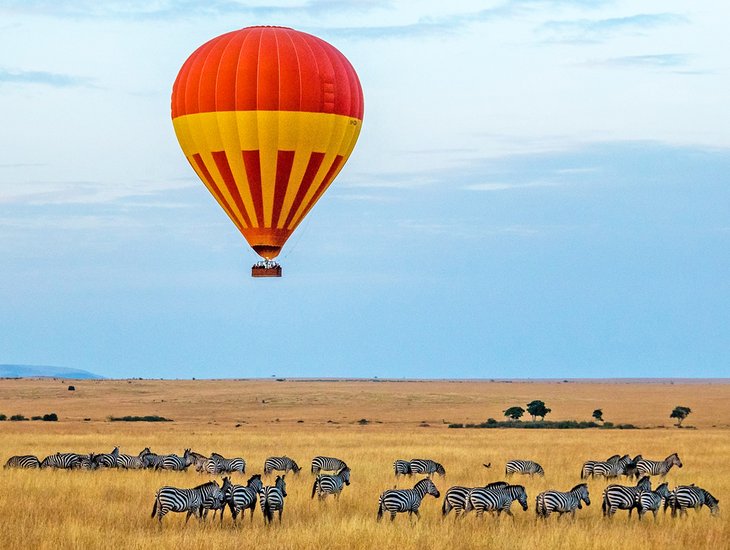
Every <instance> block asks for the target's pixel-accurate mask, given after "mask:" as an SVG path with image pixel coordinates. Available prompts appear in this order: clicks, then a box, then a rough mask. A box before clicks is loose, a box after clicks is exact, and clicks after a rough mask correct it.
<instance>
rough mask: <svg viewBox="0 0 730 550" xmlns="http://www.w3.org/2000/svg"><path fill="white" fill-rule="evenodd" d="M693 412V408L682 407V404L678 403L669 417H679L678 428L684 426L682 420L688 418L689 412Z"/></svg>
mask: <svg viewBox="0 0 730 550" xmlns="http://www.w3.org/2000/svg"><path fill="white" fill-rule="evenodd" d="M691 412H692V409H690V408H689V407H682V406H681V405H677V406H676V407H674V410H673V411H672V414H670V415H669V418H676V419H677V428H681V427H682V420H684V419H685V418H687V416H689V413H691Z"/></svg>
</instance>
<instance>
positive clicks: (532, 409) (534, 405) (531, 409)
mask: <svg viewBox="0 0 730 550" xmlns="http://www.w3.org/2000/svg"><path fill="white" fill-rule="evenodd" d="M550 411H551V409H548V408H547V407H546V406H545V402H544V401H540V400H539V399H535V400H534V401H530V402H529V403H528V404H527V412H528V413H530V414H531V415H532V421H533V422H534V421H535V419H536V418H537V417H538V416H539V417H540V420H545V415H546V414H548V413H549V412H550Z"/></svg>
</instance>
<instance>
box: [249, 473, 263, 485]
mask: <svg viewBox="0 0 730 550" xmlns="http://www.w3.org/2000/svg"><path fill="white" fill-rule="evenodd" d="M254 479H261V474H254V475H252V476H251V477H250V478H248V481H247V482H246V485H251V482H252V481H253V480H254Z"/></svg>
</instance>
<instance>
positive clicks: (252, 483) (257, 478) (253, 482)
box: [246, 474, 264, 493]
mask: <svg viewBox="0 0 730 550" xmlns="http://www.w3.org/2000/svg"><path fill="white" fill-rule="evenodd" d="M246 486H247V487H251V488H252V489H253V490H254V491H256V492H257V493H258V492H260V491H261V488H262V487H263V486H264V484H263V483H262V482H261V474H254V475H252V476H251V477H250V478H249V479H248V481H247V482H246Z"/></svg>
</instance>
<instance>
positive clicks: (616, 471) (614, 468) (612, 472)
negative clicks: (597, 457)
mask: <svg viewBox="0 0 730 550" xmlns="http://www.w3.org/2000/svg"><path fill="white" fill-rule="evenodd" d="M630 463H631V457H630V456H629V455H624V456H622V457H621V458H619V459H618V460H615V461H612V462H596V463H595V464H594V465H593V477H594V478H595V477H598V476H601V477H605V478H606V479H611V478H616V477H618V476H620V475H621V474H623V473H624V471H625V469H626V465H627V464H630Z"/></svg>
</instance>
